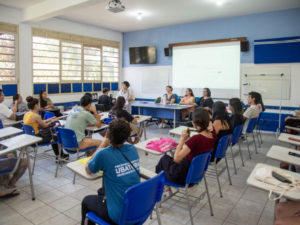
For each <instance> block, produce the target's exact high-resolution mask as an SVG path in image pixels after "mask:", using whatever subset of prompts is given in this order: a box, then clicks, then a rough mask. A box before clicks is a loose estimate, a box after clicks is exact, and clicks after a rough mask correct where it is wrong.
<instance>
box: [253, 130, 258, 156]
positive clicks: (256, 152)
mask: <svg viewBox="0 0 300 225" xmlns="http://www.w3.org/2000/svg"><path fill="white" fill-rule="evenodd" d="M252 136H253V142H254V148H255V152H256V154H257V153H258V151H257V146H256V141H255V135H254V133H253V132H252Z"/></svg>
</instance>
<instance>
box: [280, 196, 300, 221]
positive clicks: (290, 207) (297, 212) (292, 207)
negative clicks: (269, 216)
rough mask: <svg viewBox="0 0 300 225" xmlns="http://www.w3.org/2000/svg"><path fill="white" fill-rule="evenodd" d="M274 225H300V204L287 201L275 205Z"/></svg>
mask: <svg viewBox="0 0 300 225" xmlns="http://www.w3.org/2000/svg"><path fill="white" fill-rule="evenodd" d="M275 218H276V219H275V223H274V225H299V224H300V202H295V201H287V202H280V203H278V204H276V205H275Z"/></svg>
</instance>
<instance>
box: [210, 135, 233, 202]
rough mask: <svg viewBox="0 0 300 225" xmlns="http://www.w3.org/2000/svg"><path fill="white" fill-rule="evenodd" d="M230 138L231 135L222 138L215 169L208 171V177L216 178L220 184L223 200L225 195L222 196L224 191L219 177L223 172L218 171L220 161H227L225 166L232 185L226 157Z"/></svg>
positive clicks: (218, 147) (217, 151) (219, 143)
mask: <svg viewBox="0 0 300 225" xmlns="http://www.w3.org/2000/svg"><path fill="white" fill-rule="evenodd" d="M230 137H231V134H228V135H225V136H223V137H221V138H220V140H219V142H218V146H217V150H216V154H215V160H214V162H213V164H214V168H208V171H207V172H208V175H210V176H212V177H216V179H217V183H218V187H219V193H220V197H221V198H222V197H223V194H222V190H221V185H220V180H219V176H220V175H221V173H222V172H223V171H218V167H217V163H218V162H219V161H221V160H222V159H223V158H224V159H225V164H226V169H227V173H228V180H229V184H230V185H232V182H231V177H230V172H229V167H228V162H227V157H226V151H227V149H228V145H229V142H230ZM218 159H219V160H218Z"/></svg>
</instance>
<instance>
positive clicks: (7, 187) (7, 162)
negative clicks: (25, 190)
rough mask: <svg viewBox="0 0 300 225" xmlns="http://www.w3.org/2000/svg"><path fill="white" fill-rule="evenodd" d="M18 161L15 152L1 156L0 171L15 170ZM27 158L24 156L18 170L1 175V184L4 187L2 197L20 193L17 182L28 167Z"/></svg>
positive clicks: (1, 192) (0, 193) (0, 192)
mask: <svg viewBox="0 0 300 225" xmlns="http://www.w3.org/2000/svg"><path fill="white" fill-rule="evenodd" d="M17 163H18V159H17V158H16V157H15V155H14V154H7V155H1V156H0V172H2V171H7V170H13V169H14V168H15V166H16V164H17ZM27 166H28V164H27V159H25V158H22V159H21V160H20V162H19V165H18V167H17V170H16V171H15V172H14V173H13V174H12V175H10V174H4V175H0V184H1V185H3V187H4V189H2V190H1V191H0V197H4V196H6V197H9V196H16V195H19V194H20V193H19V191H18V190H17V188H16V186H15V184H16V182H17V181H18V180H19V179H20V178H21V177H22V175H23V174H24V173H25V171H26V169H27Z"/></svg>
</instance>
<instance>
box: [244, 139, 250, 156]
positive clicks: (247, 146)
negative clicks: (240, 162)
mask: <svg viewBox="0 0 300 225" xmlns="http://www.w3.org/2000/svg"><path fill="white" fill-rule="evenodd" d="M245 138H246V142H247V149H248V153H249V159H251V153H250V148H249V142H248V137H247V135H245Z"/></svg>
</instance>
